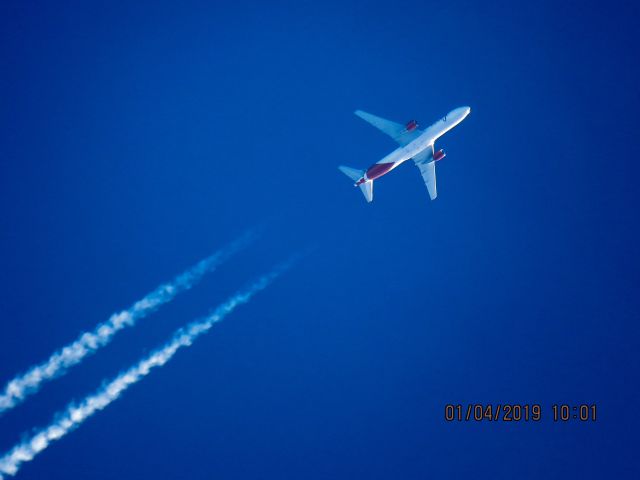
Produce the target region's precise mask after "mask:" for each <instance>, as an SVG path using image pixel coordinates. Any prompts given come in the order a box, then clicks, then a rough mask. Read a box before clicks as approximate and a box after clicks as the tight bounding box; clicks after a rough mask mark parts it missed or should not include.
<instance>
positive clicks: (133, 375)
mask: <svg viewBox="0 0 640 480" xmlns="http://www.w3.org/2000/svg"><path fill="white" fill-rule="evenodd" d="M294 260H295V258H292V259H291V260H289V261H288V262H286V263H284V264H282V265H280V266H279V267H276V268H275V269H274V270H273V271H271V272H270V273H268V274H266V275H264V276H262V277H260V278H259V279H258V280H257V281H256V282H254V283H253V284H252V285H250V286H249V287H248V288H247V289H245V290H242V291H240V292H238V293H236V294H235V295H233V296H232V297H231V298H229V299H228V300H227V301H226V302H225V303H223V304H222V305H220V306H219V307H218V308H216V309H215V311H214V312H213V313H211V314H210V315H208V316H207V317H205V318H203V319H200V320H196V321H194V322H192V323H190V324H189V325H187V326H186V327H184V328H181V329H180V330H178V331H177V332H176V333H175V334H174V335H173V337H172V338H171V340H170V341H169V342H167V343H166V344H165V345H164V346H162V347H161V348H159V349H157V350H155V351H154V352H152V353H151V354H150V355H149V356H148V357H146V358H144V359H142V360H141V361H140V362H138V363H137V364H136V365H134V366H133V367H131V368H129V369H128V370H126V371H124V372H122V373H121V374H120V375H118V376H117V377H116V378H115V379H113V380H112V381H110V382H109V383H107V384H105V385H104V386H103V387H101V388H100V389H99V390H98V391H97V392H95V393H94V394H92V395H89V396H88V397H86V398H85V399H84V400H83V401H82V402H80V403H79V404H74V403H72V404H70V405H69V406H68V407H67V408H66V410H64V411H63V412H61V413H59V414H58V415H56V416H55V420H54V421H53V423H51V424H50V425H49V426H47V427H45V428H43V429H41V430H38V431H36V433H35V434H34V435H33V436H31V437H30V438H26V439H24V440H23V441H21V442H20V443H19V444H18V445H16V446H15V447H14V448H13V449H12V450H10V451H9V452H7V453H6V454H5V455H4V456H3V457H0V480H3V475H15V474H16V473H18V470H19V469H20V466H21V465H22V464H23V463H25V462H29V461H31V460H33V458H34V457H35V456H36V455H37V454H38V453H40V452H42V451H43V450H44V449H46V448H47V447H48V446H49V445H50V444H51V442H53V441H55V440H59V439H60V438H62V437H64V436H65V435H66V434H67V433H69V432H70V431H72V430H73V429H75V428H77V427H78V426H80V425H81V424H82V423H83V422H84V421H85V420H87V419H88V418H89V417H91V416H92V415H93V414H95V413H96V412H98V411H100V410H102V409H104V408H106V407H107V406H108V405H109V404H110V403H112V402H113V401H115V400H117V399H118V398H119V397H120V395H122V393H123V392H124V391H125V390H126V389H127V388H129V387H130V386H131V385H134V384H135V383H138V382H139V381H140V380H142V378H144V377H145V376H147V375H148V374H149V372H150V371H151V370H152V369H153V368H156V367H161V366H163V365H164V364H165V363H167V362H168V361H169V360H170V359H171V357H173V355H175V353H176V352H177V351H178V350H179V349H180V348H182V347H188V346H189V345H191V344H192V343H193V342H194V340H196V339H197V338H198V337H199V336H201V335H202V334H204V333H206V332H207V331H209V329H210V328H211V327H212V326H213V325H214V324H216V323H218V322H220V321H221V320H222V319H224V317H226V316H227V315H228V314H229V313H231V312H232V311H233V310H234V309H235V308H236V307H237V306H239V305H242V304H244V303H247V302H248V301H249V300H250V299H251V297H253V295H255V294H256V293H258V292H259V291H260V290H264V289H265V288H266V287H267V286H268V285H269V284H270V283H271V282H272V281H273V280H275V279H276V277H278V276H279V275H280V274H282V273H283V272H284V271H285V270H287V269H288V268H289V267H290V265H291V264H292V262H293V261H294Z"/></svg>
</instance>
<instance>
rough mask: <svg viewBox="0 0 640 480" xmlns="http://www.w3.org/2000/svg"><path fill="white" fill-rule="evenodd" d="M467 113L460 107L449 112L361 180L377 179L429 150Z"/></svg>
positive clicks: (466, 110)
mask: <svg viewBox="0 0 640 480" xmlns="http://www.w3.org/2000/svg"><path fill="white" fill-rule="evenodd" d="M469 112H471V108H469V107H460V108H456V109H455V110H452V111H450V112H449V113H448V114H446V115H445V116H444V117H443V118H441V119H440V120H438V121H437V122H436V123H434V124H433V125H431V126H430V127H429V128H427V129H426V130H425V131H424V132H423V133H422V134H421V135H420V136H419V137H418V138H416V139H415V140H413V141H412V142H411V143H409V144H407V145H405V146H404V147H399V148H397V149H396V150H394V151H393V152H391V153H390V154H389V155H387V156H386V157H384V158H383V159H382V160H380V161H379V162H377V163H376V164H375V165H374V166H373V167H371V168H370V169H369V170H368V171H367V173H369V172H370V171H372V170H373V171H372V172H371V173H373V175H372V176H369V175H365V178H364V179H363V180H373V179H375V178H377V176H382V175H384V174H386V173H388V172H390V171H391V170H393V169H394V168H396V167H397V166H398V165H400V164H401V163H403V162H406V161H407V160H410V159H411V158H413V157H415V156H417V155H418V154H419V153H420V152H422V151H423V150H425V149H427V148H431V146H432V145H433V144H434V142H435V141H436V140H437V139H438V138H439V137H441V136H442V135H444V134H445V133H447V132H448V131H449V130H451V129H452V128H453V127H455V126H456V125H458V124H459V123H460V122H461V121H462V120H464V119H465V117H466V116H467V115H469ZM380 164H385V165H388V167H386V168H383V169H381V168H376V165H380ZM374 172H375V173H374ZM378 172H379V175H376V173H378ZM372 177H373V178H372Z"/></svg>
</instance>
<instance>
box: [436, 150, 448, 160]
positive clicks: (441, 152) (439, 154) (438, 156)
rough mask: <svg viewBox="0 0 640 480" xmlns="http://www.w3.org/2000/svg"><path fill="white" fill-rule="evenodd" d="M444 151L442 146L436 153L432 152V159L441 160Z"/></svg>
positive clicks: (444, 154)
mask: <svg viewBox="0 0 640 480" xmlns="http://www.w3.org/2000/svg"><path fill="white" fill-rule="evenodd" d="M446 155H447V154H446V153H444V148H441V149H440V150H438V151H437V152H436V153H434V154H433V159H434V160H435V161H436V162H437V161H439V160H442V159H443V158H444V157H446Z"/></svg>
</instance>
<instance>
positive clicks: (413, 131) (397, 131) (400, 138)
mask: <svg viewBox="0 0 640 480" xmlns="http://www.w3.org/2000/svg"><path fill="white" fill-rule="evenodd" d="M354 113H355V114H356V115H357V116H359V117H360V118H361V119H363V120H364V121H365V122H368V123H370V124H371V125H373V126H374V127H376V128H377V129H378V130H380V131H382V132H384V133H386V134H387V135H389V136H390V137H391V138H393V139H394V140H395V141H396V142H398V143H399V144H400V145H402V146H405V145H407V144H409V143H411V142H412V141H413V140H415V139H416V138H418V137H419V136H420V134H422V130H420V129H418V128H417V125H418V124H417V122H415V121H411V122H409V123H408V124H407V125H402V124H400V123H396V122H392V121H391V120H386V119H384V118H382V117H376V116H375V115H372V114H370V113H367V112H363V111H362V110H356V111H355V112H354Z"/></svg>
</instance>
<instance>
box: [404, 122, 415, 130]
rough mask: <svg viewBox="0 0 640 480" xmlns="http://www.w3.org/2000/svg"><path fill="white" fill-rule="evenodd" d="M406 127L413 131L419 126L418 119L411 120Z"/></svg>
mask: <svg viewBox="0 0 640 480" xmlns="http://www.w3.org/2000/svg"><path fill="white" fill-rule="evenodd" d="M404 128H405V129H406V130H407V132H413V131H414V130H415V129H416V128H418V121H417V120H409V121H408V122H407V124H406V125H405V126H404Z"/></svg>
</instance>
